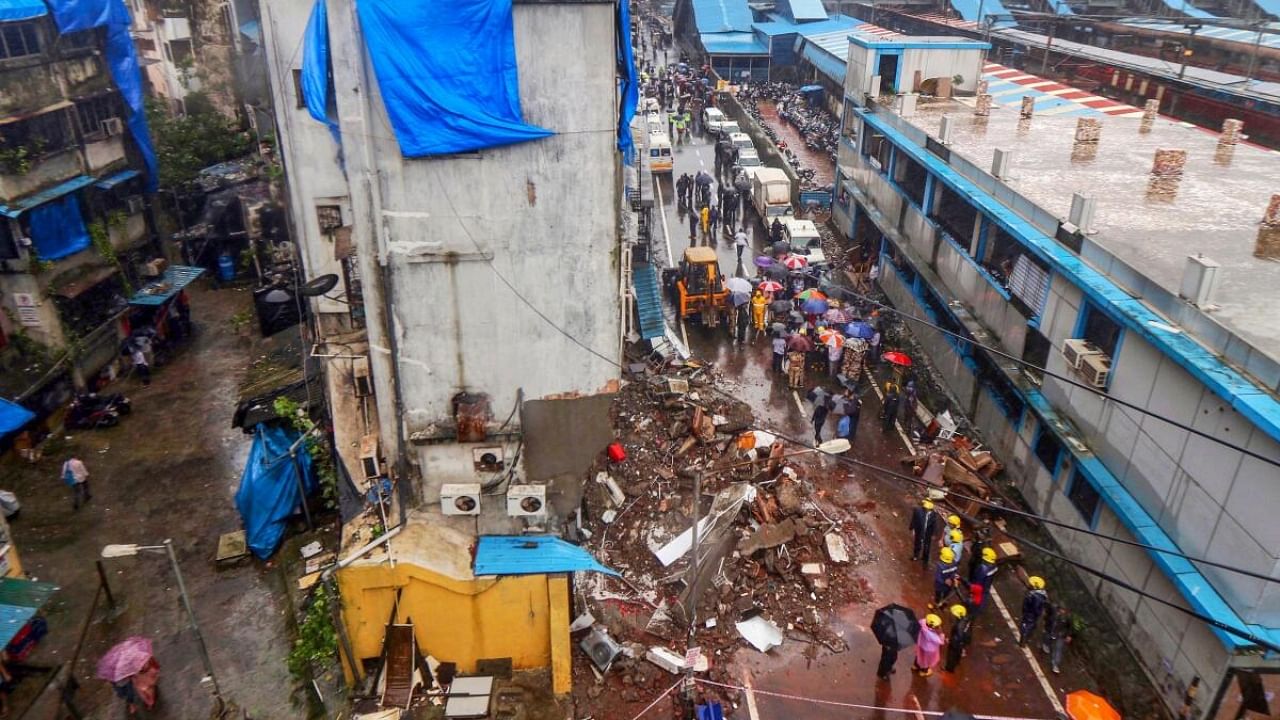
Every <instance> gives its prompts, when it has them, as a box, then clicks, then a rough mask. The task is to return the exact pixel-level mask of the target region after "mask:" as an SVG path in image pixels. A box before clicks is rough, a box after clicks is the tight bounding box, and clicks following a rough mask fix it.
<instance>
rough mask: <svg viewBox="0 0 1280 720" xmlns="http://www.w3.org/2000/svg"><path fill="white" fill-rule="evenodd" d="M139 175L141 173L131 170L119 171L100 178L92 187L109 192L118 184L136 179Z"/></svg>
mask: <svg viewBox="0 0 1280 720" xmlns="http://www.w3.org/2000/svg"><path fill="white" fill-rule="evenodd" d="M141 174H142V173H140V172H138V171H137V170H134V169H132V168H130V169H128V170H121V171H120V172H118V173H112V174H110V175H108V176H106V177H104V178H102V179H101V180H99V181H98V182H96V183H94V184H93V186H94V187H96V188H98V189H99V190H110V189H111V188H113V187H115V186H117V185H119V184H120V183H122V182H125V181H126V180H132V179H133V178H136V177H138V176H139V175H141Z"/></svg>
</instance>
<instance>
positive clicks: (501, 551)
mask: <svg viewBox="0 0 1280 720" xmlns="http://www.w3.org/2000/svg"><path fill="white" fill-rule="evenodd" d="M580 570H590V571H593V572H602V573H604V574H606V575H617V574H618V573H616V572H614V571H613V570H610V569H609V568H607V567H605V566H604V565H601V564H600V563H599V562H597V561H596V559H595V557H594V556H592V555H591V553H589V552H587V551H586V550H584V549H583V548H580V547H578V546H577V545H573V544H571V543H567V542H565V541H564V540H561V539H560V538H558V537H555V536H554V535H518V536H516V535H481V536H480V541H479V542H478V543H477V545H476V562H475V570H474V572H475V574H476V575H541V574H543V573H562V572H577V571H580Z"/></svg>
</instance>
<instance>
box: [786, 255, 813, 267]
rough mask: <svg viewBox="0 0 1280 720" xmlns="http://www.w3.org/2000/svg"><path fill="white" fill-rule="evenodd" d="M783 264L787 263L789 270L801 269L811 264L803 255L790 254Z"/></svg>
mask: <svg viewBox="0 0 1280 720" xmlns="http://www.w3.org/2000/svg"><path fill="white" fill-rule="evenodd" d="M782 264H783V265H786V266H787V269H788V270H800V269H802V268H804V267H806V266H808V265H809V259H808V258H806V257H805V256H803V255H788V256H787V257H786V259H784V260H783V261H782Z"/></svg>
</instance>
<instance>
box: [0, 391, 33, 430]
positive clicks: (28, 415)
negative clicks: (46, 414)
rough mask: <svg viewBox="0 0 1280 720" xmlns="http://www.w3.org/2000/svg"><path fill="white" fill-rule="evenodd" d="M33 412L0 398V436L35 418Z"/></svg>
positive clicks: (19, 427)
mask: <svg viewBox="0 0 1280 720" xmlns="http://www.w3.org/2000/svg"><path fill="white" fill-rule="evenodd" d="M35 416H36V415H35V413H33V412H31V411H30V410H28V409H26V408H24V407H22V406H21V405H19V404H18V403H15V402H9V401H8V400H5V399H4V398H0V438H2V437H4V436H6V435H8V434H9V433H11V432H14V431H16V430H19V429H21V428H22V426H23V425H26V424H27V423H29V422H31V420H32V419H33V418H35Z"/></svg>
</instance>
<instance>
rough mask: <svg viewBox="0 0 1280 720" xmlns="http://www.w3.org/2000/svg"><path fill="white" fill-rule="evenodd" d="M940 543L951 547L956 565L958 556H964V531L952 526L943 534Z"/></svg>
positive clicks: (958, 560) (958, 561) (958, 559)
mask: <svg viewBox="0 0 1280 720" xmlns="http://www.w3.org/2000/svg"><path fill="white" fill-rule="evenodd" d="M951 517H955V515H952V516H951ZM940 544H941V546H942V547H944V548H951V552H952V553H953V554H955V556H956V563H957V565H958V564H959V563H960V558H962V557H964V533H962V532H960V531H959V530H956V529H954V528H953V529H951V530H948V531H946V532H945V533H944V534H943V536H942V542H941V543H940Z"/></svg>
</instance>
